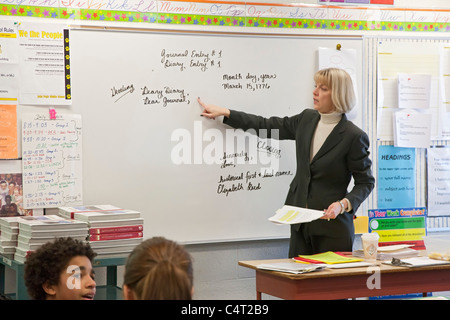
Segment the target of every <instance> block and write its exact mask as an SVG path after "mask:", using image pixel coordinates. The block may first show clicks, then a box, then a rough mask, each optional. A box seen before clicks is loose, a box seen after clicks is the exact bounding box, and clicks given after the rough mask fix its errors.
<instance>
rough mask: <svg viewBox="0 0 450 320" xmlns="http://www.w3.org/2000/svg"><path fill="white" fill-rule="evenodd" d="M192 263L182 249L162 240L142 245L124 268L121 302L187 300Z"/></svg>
mask: <svg viewBox="0 0 450 320" xmlns="http://www.w3.org/2000/svg"><path fill="white" fill-rule="evenodd" d="M192 292H193V269H192V259H191V256H190V255H189V253H188V252H187V251H186V250H185V249H184V247H183V246H181V245H179V244H177V243H176V242H174V241H172V240H168V239H165V238H163V237H153V238H151V239H147V240H145V241H143V242H142V243H141V244H140V245H138V246H137V247H136V248H134V250H133V252H131V253H130V255H129V257H128V259H127V263H126V265H125V275H124V281H123V293H124V298H125V300H191V299H192Z"/></svg>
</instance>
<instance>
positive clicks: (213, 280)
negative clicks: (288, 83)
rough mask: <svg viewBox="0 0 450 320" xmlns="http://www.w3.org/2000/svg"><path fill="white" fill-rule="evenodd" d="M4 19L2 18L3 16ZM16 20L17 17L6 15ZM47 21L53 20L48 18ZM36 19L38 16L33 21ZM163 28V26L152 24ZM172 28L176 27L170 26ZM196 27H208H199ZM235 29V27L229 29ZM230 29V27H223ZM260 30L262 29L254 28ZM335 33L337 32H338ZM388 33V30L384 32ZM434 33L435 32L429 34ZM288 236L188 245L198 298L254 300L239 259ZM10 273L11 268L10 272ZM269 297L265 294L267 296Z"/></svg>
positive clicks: (435, 0)
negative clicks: (192, 261)
mask: <svg viewBox="0 0 450 320" xmlns="http://www.w3.org/2000/svg"><path fill="white" fill-rule="evenodd" d="M257 2H258V3H281V4H288V3H292V2H293V1H291V0H259V1H257ZM298 2H301V3H305V4H317V1H316V0H302V1H298ZM395 7H399V8H424V7H426V8H428V9H430V8H431V9H438V8H447V9H448V8H449V7H450V5H449V2H448V0H428V1H426V2H425V1H423V0H395ZM0 18H1V17H0ZM6 18H7V19H14V17H6ZM46 20H48V22H50V23H51V22H58V21H51V19H46ZM34 21H36V19H35V20H34ZM152 27H156V28H158V27H160V26H152ZM168 27H169V28H172V27H173V26H168ZM196 28H197V29H202V28H203V29H207V28H208V27H201V26H197V27H196ZM229 29H230V31H236V28H229ZM220 30H221V31H227V27H222V28H220ZM255 31H259V30H255ZM290 31H292V32H303V31H298V30H283V32H290ZM335 34H336V33H335ZM382 34H386V33H382ZM430 36H433V35H430ZM288 243H289V241H288V239H278V240H257V241H241V242H226V243H204V244H191V245H187V246H186V247H187V249H188V251H189V252H190V253H191V254H192V256H193V260H194V286H195V293H194V298H195V299H255V297H256V292H255V274H254V271H251V270H248V269H246V268H242V267H239V266H238V261H240V260H258V259H277V258H285V257H287V252H288ZM7 272H8V271H7ZM122 277H123V268H120V269H119V273H118V282H119V284H121V283H122ZM104 278H105V277H104V275H103V274H102V271H101V270H100V271H98V272H97V281H98V284H99V285H101V284H102V283H104V282H105V279H104ZM12 287H13V281H12V274H11V272H9V274H8V273H7V279H6V289H7V291H9V292H11V291H13V289H11V288H12ZM265 297H266V296H265Z"/></svg>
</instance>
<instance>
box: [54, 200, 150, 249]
mask: <svg viewBox="0 0 450 320" xmlns="http://www.w3.org/2000/svg"><path fill="white" fill-rule="evenodd" d="M111 208H115V209H111ZM58 212H59V213H58V214H59V215H61V216H63V217H71V218H72V219H74V220H78V221H83V222H86V223H87V224H88V228H89V238H88V242H89V244H90V246H91V248H92V249H93V250H94V251H95V253H97V258H111V257H126V256H128V255H129V254H130V252H131V251H133V249H134V247H136V245H138V244H139V243H141V242H142V239H143V232H144V219H143V218H142V217H141V213H140V212H139V211H135V210H128V209H120V208H117V207H114V206H111V205H96V206H84V207H60V208H59V210H58Z"/></svg>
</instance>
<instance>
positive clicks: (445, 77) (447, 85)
mask: <svg viewBox="0 0 450 320" xmlns="http://www.w3.org/2000/svg"><path fill="white" fill-rule="evenodd" d="M441 57H442V59H441V92H442V113H443V116H442V121H441V125H442V130H441V131H442V138H443V139H450V45H448V44H447V45H442V47H441Z"/></svg>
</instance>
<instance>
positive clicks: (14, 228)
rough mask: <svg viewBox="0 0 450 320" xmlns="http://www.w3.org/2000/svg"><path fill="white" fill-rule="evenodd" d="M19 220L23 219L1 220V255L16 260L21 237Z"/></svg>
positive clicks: (9, 218)
mask: <svg viewBox="0 0 450 320" xmlns="http://www.w3.org/2000/svg"><path fill="white" fill-rule="evenodd" d="M19 219H21V217H2V218H0V232H1V235H0V254H1V255H2V256H4V257H6V258H8V259H11V260H12V259H14V253H15V252H16V247H17V238H18V235H19Z"/></svg>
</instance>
